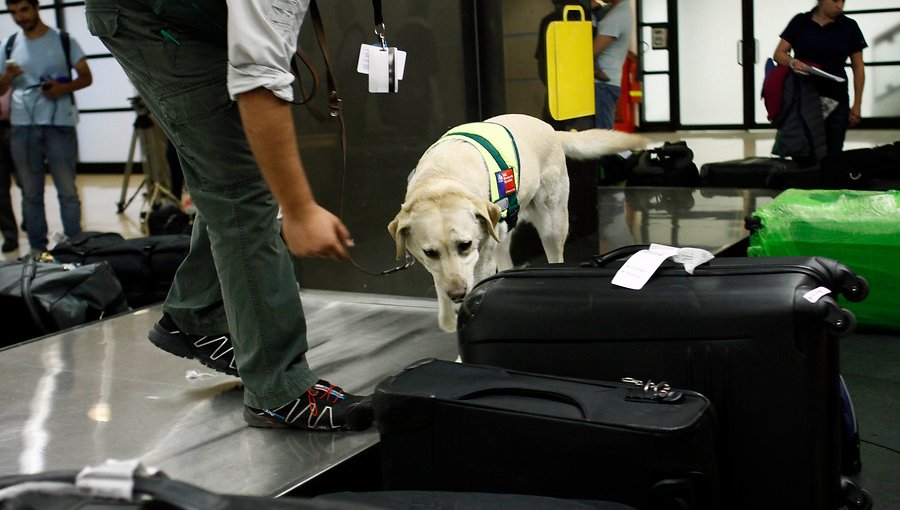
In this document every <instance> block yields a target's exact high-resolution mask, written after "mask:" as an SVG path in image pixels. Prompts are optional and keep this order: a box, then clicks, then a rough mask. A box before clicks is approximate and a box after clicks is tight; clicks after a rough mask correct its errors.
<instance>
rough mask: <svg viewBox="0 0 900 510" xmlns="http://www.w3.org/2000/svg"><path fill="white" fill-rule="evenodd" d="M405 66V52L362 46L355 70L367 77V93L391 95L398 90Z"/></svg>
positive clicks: (395, 49)
mask: <svg viewBox="0 0 900 510" xmlns="http://www.w3.org/2000/svg"><path fill="white" fill-rule="evenodd" d="M405 64H406V52H405V51H402V50H398V49H397V48H394V47H390V46H389V47H387V48H383V47H381V46H377V45H368V44H363V45H362V46H361V47H360V52H359V63H358V64H357V69H356V70H357V71H358V72H360V73H363V74H368V75H369V92H373V93H392V92H397V91H398V90H399V85H400V80H402V79H403V71H404V68H405Z"/></svg>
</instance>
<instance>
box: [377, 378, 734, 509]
mask: <svg viewBox="0 0 900 510" xmlns="http://www.w3.org/2000/svg"><path fill="white" fill-rule="evenodd" d="M373 407H374V410H375V419H376V421H377V423H378V430H379V432H380V433H381V442H380V447H381V458H382V475H383V477H382V480H383V485H384V488H385V489H386V490H436V491H464V492H497V493H513V494H529V495H537V496H548V497H560V498H568V499H600V500H610V501H616V502H621V503H624V504H627V505H632V506H635V507H637V508H640V509H669V508H692V509H701V508H717V507H718V506H717V503H718V500H717V487H718V483H717V468H716V460H715V446H714V440H715V433H714V426H715V425H714V418H713V415H712V414H711V409H710V406H709V401H708V400H707V399H706V398H705V397H704V396H702V395H700V394H697V393H694V392H690V391H680V390H671V389H670V390H669V391H668V392H666V391H664V390H662V389H657V390H654V389H653V388H650V389H648V390H647V391H645V390H644V388H643V386H636V385H625V384H613V383H603V382H589V381H580V380H574V379H565V378H558V377H552V376H542V375H535V374H527V373H519V372H513V371H507V370H503V369H499V368H495V367H484V366H475V365H466V364H461V363H451V362H446V361H439V360H423V361H422V362H419V363H418V364H413V365H412V366H410V367H409V368H407V369H406V370H405V371H404V372H402V373H401V374H399V375H397V376H395V377H392V378H388V379H386V380H384V381H382V382H381V383H380V384H379V385H378V387H377V388H376V389H375V393H374V396H373ZM676 503H677V504H680V505H683V506H676Z"/></svg>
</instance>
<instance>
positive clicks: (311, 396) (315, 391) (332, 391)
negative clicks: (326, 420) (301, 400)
mask: <svg viewBox="0 0 900 510" xmlns="http://www.w3.org/2000/svg"><path fill="white" fill-rule="evenodd" d="M320 391H324V392H325V395H324V396H322V397H321V398H322V400H324V401H325V402H334V403H337V401H338V400H340V399H342V398H344V390H343V388H339V387H337V386H335V385H333V384H331V383H329V384H328V386H327V387H326V386H325V385H324V384H321V383H316V384H314V385H313V387H312V388H310V389H308V390H306V400H307V402H309V414H310V415H312V416H318V415H319V404H318V403H317V402H316V400H318V399H319V398H320V397H319V392H320ZM328 397H334V400H329V399H328Z"/></svg>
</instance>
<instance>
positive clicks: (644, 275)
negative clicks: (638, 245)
mask: <svg viewBox="0 0 900 510" xmlns="http://www.w3.org/2000/svg"><path fill="white" fill-rule="evenodd" d="M671 256H672V254H671V253H666V252H658V251H650V250H641V251H639V252H637V253H635V254H634V255H632V256H631V257H630V258H629V259H628V260H627V261H626V262H625V263H624V264H622V267H620V268H619V270H618V271H617V272H616V275H615V276H613V279H612V284H613V285H618V286H619V287H625V288H626V289H632V290H640V289H642V288H643V287H644V285H645V284H646V283H647V282H648V281H649V280H650V277H651V276H653V273H655V272H656V270H657V269H658V268H659V266H660V265H662V263H663V262H664V261H665V260H666V259H667V258H669V257H671Z"/></svg>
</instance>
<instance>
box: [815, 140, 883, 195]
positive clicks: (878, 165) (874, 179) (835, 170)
mask: <svg viewBox="0 0 900 510" xmlns="http://www.w3.org/2000/svg"><path fill="white" fill-rule="evenodd" d="M822 175H823V179H824V181H825V182H824V186H823V187H825V188H827V189H858V190H880V191H884V190H889V189H900V141H898V142H894V143H893V144H890V145H881V146H878V147H871V148H863V149H851V150H848V151H844V152H842V153H841V154H839V155H838V156H829V157H827V158H825V159H824V160H823V161H822Z"/></svg>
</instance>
